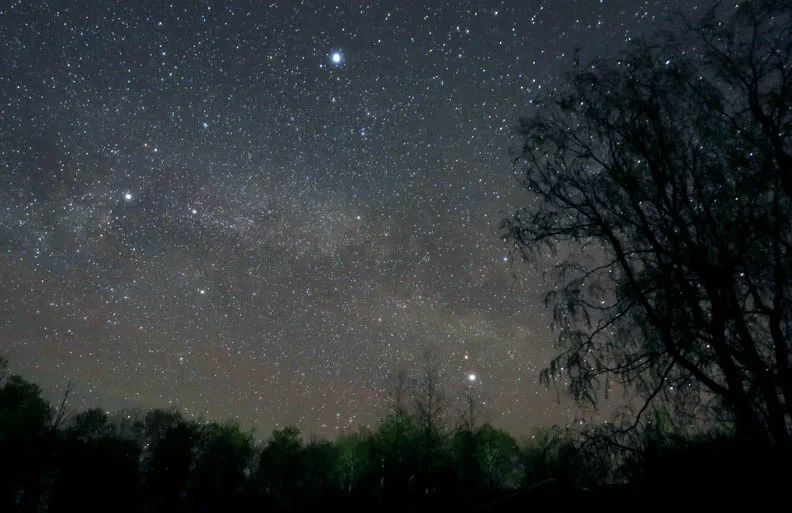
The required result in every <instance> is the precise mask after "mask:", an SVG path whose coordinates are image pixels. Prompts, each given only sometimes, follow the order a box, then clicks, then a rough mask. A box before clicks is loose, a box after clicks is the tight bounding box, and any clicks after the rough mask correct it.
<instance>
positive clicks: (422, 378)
mask: <svg viewBox="0 0 792 513" xmlns="http://www.w3.org/2000/svg"><path fill="white" fill-rule="evenodd" d="M420 372H421V374H420V375H419V376H418V378H417V379H416V380H415V383H414V385H413V386H414V391H415V412H416V417H417V421H418V425H419V426H420V427H421V428H422V429H423V430H424V431H425V432H427V433H435V432H437V431H439V430H440V429H441V428H442V425H443V420H444V415H445V407H446V404H445V403H446V399H445V393H444V392H443V388H442V382H441V381H442V368H441V366H440V361H439V359H438V358H437V355H436V354H435V353H433V352H432V351H430V350H428V349H427V350H425V351H424V354H423V365H422V368H421V371H420Z"/></svg>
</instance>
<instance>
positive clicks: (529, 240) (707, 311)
mask: <svg viewBox="0 0 792 513" xmlns="http://www.w3.org/2000/svg"><path fill="white" fill-rule="evenodd" d="M791 63H792V3H790V2H787V1H772V0H757V1H748V2H744V3H742V4H741V5H740V7H739V9H736V10H733V11H732V14H730V15H729V17H726V18H724V17H721V16H720V13H719V11H718V10H717V9H714V10H713V11H712V12H710V13H709V14H708V15H707V16H705V17H704V18H703V19H702V20H700V21H698V22H696V23H688V22H685V23H684V29H682V30H680V31H678V32H676V33H670V34H663V35H661V36H657V37H655V38H654V39H652V40H648V41H643V42H638V43H635V44H633V45H632V46H631V47H630V48H629V49H628V50H627V51H626V53H625V54H623V55H622V56H621V57H620V58H618V59H610V60H598V61H595V62H593V63H592V64H591V65H588V66H582V65H580V64H578V65H576V66H575V68H574V69H573V70H572V71H571V72H570V73H569V74H568V75H567V79H566V80H565V82H564V83H563V85H562V87H560V88H559V89H558V90H557V91H556V92H554V93H552V94H550V95H548V96H546V97H544V98H541V99H539V101H538V102H537V107H536V110H535V112H534V113H533V114H531V115H530V116H528V117H526V118H525V119H523V120H522V121H521V124H520V127H519V135H520V137H521V140H522V145H521V149H520V150H519V155H518V157H517V162H518V163H519V165H520V170H521V179H522V183H523V185H524V187H525V189H527V190H528V191H530V193H531V194H532V198H531V200H530V206H528V207H527V208H524V209H522V210H519V211H517V212H516V213H515V214H514V215H513V216H511V217H510V218H509V219H507V220H505V221H504V224H503V226H504V231H505V237H506V238H507V239H508V240H509V241H511V242H512V243H513V244H514V248H515V249H516V251H518V252H519V253H520V254H522V255H523V256H524V257H526V258H529V259H534V258H536V257H537V256H539V257H545V256H547V255H548V254H551V253H552V252H554V251H556V250H560V252H562V253H563V255H564V257H563V258H562V259H561V260H562V263H561V264H559V265H558V267H557V275H556V276H557V279H558V281H557V286H556V288H555V289H554V290H553V291H552V292H551V293H550V294H548V296H547V301H548V303H549V304H551V305H552V306H553V309H554V318H555V323H556V326H557V327H558V333H559V338H558V343H559V346H560V347H561V348H562V349H563V353H562V354H561V355H560V356H559V357H558V358H557V359H555V360H554V361H553V362H552V364H551V365H550V366H549V368H548V369H546V371H545V373H544V374H543V377H544V378H545V379H546V380H549V379H550V378H552V377H559V376H563V377H564V378H565V381H566V383H568V385H569V390H570V391H571V393H572V395H573V396H574V397H575V398H577V399H579V400H583V401H592V402H594V401H596V399H597V396H598V392H599V391H600V390H601V387H602V386H604V385H605V383H604V381H605V380H606V379H615V380H617V381H618V382H620V383H622V384H624V385H626V386H627V387H629V388H631V389H634V390H637V391H639V392H640V394H641V396H642V397H643V399H644V400H646V401H647V404H648V402H649V401H652V400H668V401H670V403H671V404H675V405H676V406H680V405H681V406H686V405H687V406H690V405H693V406H696V405H700V404H701V402H704V403H706V404H705V405H708V406H711V407H713V408H710V409H709V410H708V411H710V412H711V413H715V412H717V411H721V412H722V411H725V412H726V413H727V415H728V418H729V419H730V420H731V421H733V422H734V425H735V428H736V429H737V430H738V432H739V433H740V435H741V436H742V437H745V438H750V439H752V440H754V441H756V442H759V443H762V444H769V445H773V446H787V447H788V446H790V444H791V443H792V435H791V433H792V368H791V367H790V355H789V352H790V341H791V340H792V279H790V278H791V276H790V274H792V65H791ZM646 409H647V406H646V405H645V406H644V407H643V408H641V409H640V410H639V412H638V419H640V414H641V413H642V412H644V411H645V410H646ZM699 411H702V410H701V409H699Z"/></svg>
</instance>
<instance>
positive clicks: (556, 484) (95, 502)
mask: <svg viewBox="0 0 792 513" xmlns="http://www.w3.org/2000/svg"><path fill="white" fill-rule="evenodd" d="M0 385H1V386H0V454H1V455H2V464H0V469H1V470H0V511H7V512H14V511H20V512H38V511H47V512H61V511H68V512H71V511H81V512H89V511H119V512H125V511H128V512H180V511H182V512H213V511H311V510H317V509H319V508H322V509H323V510H324V509H327V508H331V509H335V508H343V509H344V510H346V511H349V510H353V511H363V510H367V511H368V510H375V511H383V510H396V509H404V508H413V509H419V510H429V509H446V508H451V507H453V508H456V509H457V510H462V511H466V510H476V509H482V510H485V511H515V510H522V509H524V508H531V509H532V510H534V511H556V510H564V509H569V508H574V507H577V506H583V505H587V506H595V505H603V506H604V505H607V504H613V503H614V501H616V502H617V503H619V504H622V505H625V506H626V505H628V504H633V501H640V502H636V503H635V504H643V507H650V508H651V506H658V507H659V506H660V505H667V504H668V501H669V500H670V497H680V496H682V495H686V496H688V497H699V498H701V500H702V501H706V503H707V504H713V503H716V502H717V501H718V499H719V498H720V499H723V500H728V501H732V500H733V499H732V498H730V497H728V495H724V491H728V490H732V491H734V490H742V491H748V490H750V491H751V492H752V493H757V494H760V495H759V496H757V497H755V498H759V497H771V496H772V495H773V493H774V491H776V490H782V489H783V488H782V486H781V483H783V481H784V480H785V479H788V476H789V473H788V472H787V471H785V470H783V469H785V468H786V466H787V465H785V463H786V462H787V461H788V455H783V454H781V453H777V454H769V453H768V454H765V453H758V452H756V451H754V450H753V449H751V448H749V447H746V446H743V445H741V444H739V443H738V441H736V440H734V439H733V438H731V437H730V436H728V435H726V434H724V435H720V436H712V435H710V436H707V437H698V438H696V439H691V438H685V437H682V436H681V435H679V434H678V433H675V432H674V430H673V428H672V424H671V423H670V420H669V419H668V418H666V417H663V416H662V415H659V414H658V415H656V417H655V419H654V421H653V422H650V423H649V424H648V428H646V429H644V430H642V431H641V433H640V435H636V437H635V438H634V441H635V442H637V443H636V447H637V449H635V448H633V449H630V450H624V449H622V450H619V451H614V450H611V449H613V447H610V448H608V449H607V450H603V448H604V447H606V446H607V444H605V445H603V444H602V443H598V442H597V441H596V439H595V438H592V439H590V440H585V439H584V438H581V437H579V436H572V435H571V434H570V432H568V431H562V430H544V431H540V432H537V433H536V434H535V435H534V436H532V437H528V438H527V439H526V441H524V442H523V443H522V444H518V443H517V441H516V440H515V439H514V438H513V437H512V436H511V435H509V434H508V433H506V432H504V431H502V430H499V429H496V428H494V427H492V426H490V425H488V424H484V425H481V426H471V425H465V424H464V423H461V424H460V425H459V426H457V427H456V428H453V429H448V428H446V427H444V426H443V425H442V423H440V422H438V421H437V419H436V418H435V420H434V421H433V423H427V420H428V419H427V417H426V415H425V414H426V411H427V410H426V409H425V408H424V409H422V407H421V403H420V401H416V402H415V404H414V405H411V407H410V408H402V407H396V408H394V411H393V412H391V413H390V414H389V415H387V416H386V417H385V418H383V419H382V420H381V422H380V423H379V425H378V426H377V427H376V429H373V430H368V429H360V430H359V431H358V432H356V433H353V434H347V435H343V436H341V437H339V438H338V439H337V440H335V441H332V442H331V441H325V440H312V441H308V442H306V441H304V440H303V437H302V436H301V434H300V432H299V431H298V430H297V429H296V428H294V427H287V428H285V429H281V430H276V431H274V432H273V433H272V434H271V436H270V437H269V438H268V439H267V440H266V441H264V442H259V441H257V440H256V438H255V437H254V434H253V433H252V432H249V431H245V430H243V429H241V428H240V427H239V426H238V425H237V424H234V423H217V422H197V421H195V420H191V419H188V418H185V417H184V416H182V415H181V414H179V413H178V412H176V411H172V410H152V411H149V412H148V413H145V414H142V413H139V414H135V413H118V414H114V415H108V414H107V413H105V412H104V411H101V410H97V409H91V410H87V411H83V412H80V413H76V414H73V415H67V414H65V409H64V408H63V407H62V405H51V404H49V403H48V402H47V401H45V400H44V399H42V397H41V393H40V389H39V388H38V387H37V386H36V385H35V384H33V383H30V382H28V381H26V380H24V379H23V378H21V377H20V376H16V375H10V376H5V375H4V376H3V377H2V383H0ZM591 440H593V442H591V443H589V442H590V441H591ZM776 460H778V461H776ZM776 463H777V464H776ZM779 469H782V470H780V471H779ZM746 476H748V477H746ZM785 476H786V477H785ZM669 492H671V495H670V496H669ZM713 493H714V494H715V495H712V494H713ZM752 497H753V496H752ZM647 498H652V501H651V502H649V503H646V502H645V500H646V499H647ZM689 500H692V499H688V501H689Z"/></svg>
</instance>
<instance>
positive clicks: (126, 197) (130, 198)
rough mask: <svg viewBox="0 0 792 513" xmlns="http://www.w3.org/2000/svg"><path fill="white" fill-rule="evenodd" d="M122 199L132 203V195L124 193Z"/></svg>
mask: <svg viewBox="0 0 792 513" xmlns="http://www.w3.org/2000/svg"><path fill="white" fill-rule="evenodd" d="M124 199H125V200H127V201H132V193H131V192H125V193H124Z"/></svg>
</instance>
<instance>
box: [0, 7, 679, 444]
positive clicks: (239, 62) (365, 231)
mask: <svg viewBox="0 0 792 513" xmlns="http://www.w3.org/2000/svg"><path fill="white" fill-rule="evenodd" d="M682 7H685V8H686V9H687V11H688V12H691V10H692V9H695V6H694V5H691V3H690V2H681V1H661V0H656V1H630V0H558V1H556V0H553V1H538V0H526V1H522V2H505V1H504V2H495V1H475V2H464V1H459V2H439V1H438V2H431V1H430V2H418V3H414V2H401V1H398V2H397V1H393V2H374V1H371V2H368V1H366V2H351V1H350V2H339V3H337V4H333V3H331V2H299V3H298V2H249V3H248V2H245V3H242V2H239V3H236V2H235V3H233V4H232V5H225V3H221V2H217V3H215V2H204V1H202V2H174V3H171V4H168V3H165V2H145V1H143V2H125V1H101V2H100V1H85V2H78V3H74V2H47V1H42V2H12V3H11V4H6V5H5V6H4V7H1V8H0V33H2V34H3V37H2V38H0V69H2V70H3V72H2V73H0V119H1V120H2V121H0V278H1V279H2V283H3V295H2V299H0V354H3V355H4V356H6V357H8V358H9V360H10V362H11V366H12V367H13V368H14V369H15V370H17V371H19V372H21V373H22V374H23V375H25V376H26V377H30V378H32V379H34V380H35V381H37V382H39V383H41V384H42V386H43V388H44V390H45V392H46V393H47V394H49V395H50V396H52V397H56V396H57V394H58V391H59V390H60V389H62V387H63V386H64V384H65V383H66V382H67V381H68V380H72V381H73V382H74V383H75V384H76V386H77V388H76V391H75V397H76V398H77V400H78V401H79V402H80V403H81V405H83V406H96V405H99V406H102V407H105V408H107V409H116V408H123V407H144V408H149V407H154V406H166V405H174V406H176V407H178V408H180V409H182V410H183V411H186V412H188V413H190V414H193V415H200V416H204V417H207V418H212V419H214V418H218V419H224V418H236V419H239V420H240V421H241V422H243V423H244V424H246V425H256V426H258V427H260V428H261V429H262V430H265V431H266V430H269V429H271V428H273V427H276V426H283V425H285V424H290V423H294V424H297V425H298V426H300V427H301V428H302V429H303V430H305V431H308V432H312V433H318V434H324V435H332V434H334V433H336V432H337V431H338V430H341V429H345V428H349V427H355V426H358V425H360V424H364V423H368V422H372V421H374V420H375V419H376V418H377V417H378V416H379V415H381V414H382V412H383V406H382V404H383V398H384V392H383V387H384V383H385V376H386V374H387V373H388V372H390V371H393V370H395V369H397V368H399V367H404V368H405V369H407V370H410V371H415V369H417V368H418V367H419V366H420V362H421V355H422V354H423V350H424V349H425V348H430V349H431V350H432V351H434V352H435V353H436V354H438V355H440V356H441V361H442V362H443V364H444V367H443V369H444V381H445V384H446V386H447V388H448V391H449V396H450V398H451V401H450V402H451V404H450V406H451V407H452V408H453V405H454V403H453V398H454V397H455V394H456V393H458V392H460V391H461V390H463V389H464V387H466V386H473V387H476V388H477V390H478V392H479V394H480V397H481V398H482V400H483V401H484V403H485V412H486V416H487V418H489V419H490V420H492V421H493V422H494V423H496V424H497V425H500V426H502V427H505V428H507V429H510V430H512V431H514V432H518V433H520V432H526V431H527V430H528V429H530V428H531V427H532V426H534V425H536V424H548V423H553V422H568V421H570V420H572V419H573V418H577V417H578V416H580V415H581V412H579V411H578V410H577V409H576V408H575V407H573V406H572V405H571V404H569V403H568V402H567V401H563V400H562V401H561V402H558V401H557V396H556V393H555V392H552V391H546V390H545V389H544V388H543V387H542V386H540V385H539V384H538V380H537V374H538V371H539V369H540V368H541V367H542V366H543V365H544V364H545V363H546V362H547V360H548V358H549V357H550V356H551V355H552V354H553V348H552V341H553V335H552V333H551V331H550V330H549V327H548V322H549V315H548V312H546V311H545V310H544V307H543V306H542V294H543V292H544V291H545V290H546V289H547V288H548V287H549V286H550V285H549V284H548V283H547V282H545V280H544V273H543V265H544V266H550V265H552V263H553V262H552V259H548V260H547V262H545V263H544V264H541V265H539V266H538V268H537V269H533V268H530V267H527V266H525V265H522V264H521V263H519V262H513V261H512V260H511V259H510V258H509V256H508V254H507V248H506V246H505V245H504V243H503V242H501V241H500V239H499V232H498V223H499V221H500V219H501V218H502V216H503V215H504V214H506V213H508V212H509V211H511V210H512V209H513V208H515V207H517V206H519V205H521V204H524V203H525V202H526V201H530V198H529V197H528V196H526V195H525V194H524V193H522V192H521V191H520V190H519V187H518V185H517V183H516V181H515V180H514V176H513V171H514V170H513V167H512V164H511V162H510V157H509V153H508V149H509V146H510V144H513V141H512V140H511V139H510V129H511V128H512V127H513V126H515V124H516V123H517V120H518V118H519V116H520V115H521V114H524V113H526V112H528V110H529V109H530V105H531V103H530V102H531V99H532V98H533V97H534V96H535V95H537V94H539V93H542V92H543V91H544V90H547V89H548V88H552V87H553V84H554V82H555V80H556V79H557V77H558V75H559V73H561V72H563V70H564V69H565V68H568V67H570V66H571V65H572V64H573V62H574V55H575V53H576V48H580V49H581V57H583V58H584V59H587V58H590V57H594V56H603V55H611V54H613V53H615V52H617V51H618V50H619V49H620V48H621V47H622V46H623V45H624V44H625V42H626V41H629V40H630V39H631V38H634V37H637V36H639V35H640V34H641V33H643V32H645V31H647V30H653V29H656V28H658V27H659V26H660V25H661V24H662V21H663V20H664V19H666V17H667V16H669V15H670V14H671V13H672V11H673V10H674V9H677V8H682Z"/></svg>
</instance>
